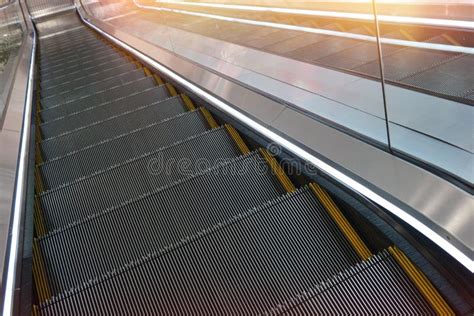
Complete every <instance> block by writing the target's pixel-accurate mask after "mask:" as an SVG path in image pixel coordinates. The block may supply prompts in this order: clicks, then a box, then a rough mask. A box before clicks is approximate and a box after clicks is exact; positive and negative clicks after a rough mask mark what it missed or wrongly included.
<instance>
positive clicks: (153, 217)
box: [41, 153, 284, 293]
mask: <svg viewBox="0 0 474 316" xmlns="http://www.w3.org/2000/svg"><path fill="white" fill-rule="evenodd" d="M196 188H199V189H196ZM283 192H284V191H283V188H282V187H281V185H280V184H279V183H278V180H277V179H276V178H275V177H274V176H273V175H272V174H271V172H270V170H269V168H267V165H266V163H265V161H264V160H263V159H262V158H261V157H260V156H259V155H258V154H256V153H254V154H251V155H248V156H246V157H242V158H238V159H236V160H233V161H230V162H229V163H227V164H224V165H222V166H220V167H216V168H214V169H211V170H208V171H205V172H204V173H202V174H198V175H196V176H194V177H191V178H188V179H186V180H184V181H182V182H178V183H175V184H172V185H171V186H169V187H165V188H163V189H158V190H157V191H155V192H154V193H151V194H148V195H145V196H143V197H140V198H137V199H135V200H132V201H130V202H128V203H125V204H122V205H120V206H118V207H115V208H112V209H109V210H107V211H105V212H104V211H102V212H100V213H96V214H98V215H97V216H95V217H93V218H91V219H87V220H85V221H81V222H80V223H78V224H76V225H74V226H72V227H70V228H65V229H63V230H61V231H59V232H57V233H53V234H50V235H48V236H47V237H45V238H44V239H42V241H41V245H42V246H43V249H44V250H43V251H44V254H45V256H46V258H47V259H46V260H47V262H48V266H49V267H50V269H49V271H50V278H49V279H50V280H51V282H50V283H53V284H54V286H52V287H53V292H55V293H61V292H63V291H64V290H67V289H69V288H72V287H76V286H78V285H81V284H82V283H83V282H85V281H87V280H90V279H93V278H96V277H100V276H102V275H104V274H105V273H106V272H110V271H112V270H114V269H118V268H120V267H122V266H124V265H125V264H128V263H131V262H133V261H136V260H139V259H141V258H142V257H143V256H146V255H148V254H150V253H153V252H155V251H159V250H160V249H162V248H164V247H166V246H167V245H170V244H173V243H175V242H178V241H180V239H181V238H185V237H187V236H189V235H192V234H194V233H197V232H198V231H200V230H202V229H205V228H206V227H209V226H213V225H215V224H217V223H219V222H220V221H224V220H225V219H227V218H231V217H232V216H234V215H236V214H237V213H238V212H240V211H241V210H245V209H249V208H251V207H253V206H257V205H259V204H262V203H264V202H266V201H268V200H271V199H274V198H276V197H277V196H279V195H280V194H282V193H283ZM177 194H180V195H186V196H187V198H186V199H175V197H176V195H177ZM216 200H220V203H216ZM86 212H90V210H86ZM63 213H64V211H63ZM71 214H72V216H74V217H76V218H77V217H78V214H81V215H83V216H84V215H86V214H85V213H84V212H82V211H80V210H77V209H74V212H71ZM62 217H68V214H63V215H62ZM84 218H85V217H83V218H82V219H84ZM109 223H114V225H110V224H109ZM93 236H94V237H93ZM125 236H126V237H125ZM91 237H93V238H94V239H95V240H96V241H95V246H94V247H93V248H89V249H87V248H88V247H87V245H88V244H90V242H91V239H90V238H91ZM102 249H108V250H107V252H105V253H104V252H103V251H102ZM57 250H59V251H60V252H57ZM46 253H48V255H46ZM59 254H60V256H58V255H59ZM65 258H67V259H66V260H65ZM87 262H95V264H94V267H91V266H89V267H88V268H87V269H83V267H84V266H83V264H86V263H87ZM78 263H80V264H79V265H78Z"/></svg>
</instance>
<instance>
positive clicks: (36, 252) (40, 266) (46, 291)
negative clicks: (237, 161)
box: [33, 238, 51, 299]
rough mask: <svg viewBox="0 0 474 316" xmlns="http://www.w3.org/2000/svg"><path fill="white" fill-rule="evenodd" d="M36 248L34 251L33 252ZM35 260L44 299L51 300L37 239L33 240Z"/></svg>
mask: <svg viewBox="0 0 474 316" xmlns="http://www.w3.org/2000/svg"><path fill="white" fill-rule="evenodd" d="M35 248H36V250H35ZM34 258H36V262H37V264H38V265H37V267H38V271H37V272H38V275H39V277H40V280H41V281H42V282H43V283H42V288H43V293H44V295H45V299H49V298H51V291H50V289H49V283H48V277H47V275H46V269H45V266H44V259H43V255H42V254H41V249H40V246H39V243H38V239H36V238H35V239H34V240H33V259H34Z"/></svg>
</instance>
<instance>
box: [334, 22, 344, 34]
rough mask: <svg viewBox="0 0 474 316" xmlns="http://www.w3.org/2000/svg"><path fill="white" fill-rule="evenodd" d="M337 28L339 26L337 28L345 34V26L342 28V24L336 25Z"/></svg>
mask: <svg viewBox="0 0 474 316" xmlns="http://www.w3.org/2000/svg"><path fill="white" fill-rule="evenodd" d="M336 26H337V28H338V29H339V30H340V31H342V32H345V31H346V28H345V27H344V26H342V25H341V24H339V23H336Z"/></svg>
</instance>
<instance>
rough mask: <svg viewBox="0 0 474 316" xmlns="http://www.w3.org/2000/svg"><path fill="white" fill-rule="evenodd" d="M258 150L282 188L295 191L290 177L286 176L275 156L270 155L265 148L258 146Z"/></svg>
mask: <svg viewBox="0 0 474 316" xmlns="http://www.w3.org/2000/svg"><path fill="white" fill-rule="evenodd" d="M258 150H259V151H260V154H261V155H262V157H263V158H265V160H266V161H267V163H268V165H269V166H270V168H271V169H272V171H273V173H274V174H275V175H276V177H277V178H278V180H280V183H281V184H282V186H283V188H284V189H285V190H286V191H287V192H293V191H296V187H295V185H294V184H293V183H292V182H291V180H290V178H288V176H287V175H286V173H285V171H284V170H283V168H282V167H281V166H280V165H279V164H278V162H277V161H276V159H275V157H273V156H272V155H270V153H269V152H268V151H267V150H266V149H263V148H259V149H258Z"/></svg>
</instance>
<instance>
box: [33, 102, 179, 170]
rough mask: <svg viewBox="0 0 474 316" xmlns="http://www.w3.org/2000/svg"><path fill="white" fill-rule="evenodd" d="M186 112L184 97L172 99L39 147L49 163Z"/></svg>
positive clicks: (82, 129) (70, 133)
mask: <svg viewBox="0 0 474 316" xmlns="http://www.w3.org/2000/svg"><path fill="white" fill-rule="evenodd" d="M184 112H186V107H185V106H184V105H183V103H182V102H181V98H180V97H172V98H169V99H167V100H162V101H157V102H155V103H153V104H151V105H148V106H144V107H142V108H138V109H135V110H133V111H130V112H126V113H121V114H118V115H116V116H112V117H109V118H107V119H106V120H104V121H101V122H97V123H96V124H94V125H89V126H87V127H84V128H80V129H77V130H73V131H70V132H68V133H66V134H62V135H60V136H56V137H53V138H49V139H47V140H45V141H43V142H41V143H40V144H39V146H40V147H41V152H42V154H43V159H45V160H46V161H47V160H50V159H54V158H57V157H61V156H65V155H67V154H68V153H71V152H73V151H78V150H81V149H82V148H85V147H88V146H91V145H94V144H97V143H100V142H102V141H104V140H107V139H110V138H113V137H115V136H117V135H123V134H126V133H129V132H131V131H133V130H135V129H137V128H139V127H141V126H148V125H150V124H153V123H156V122H159V121H161V120H163V119H166V118H168V117H173V116H175V115H178V114H180V113H184Z"/></svg>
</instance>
